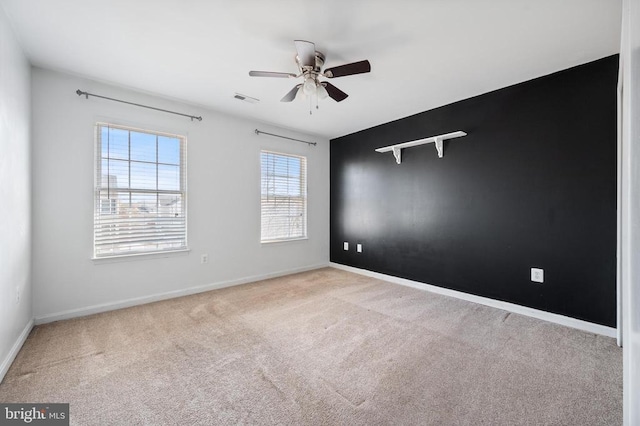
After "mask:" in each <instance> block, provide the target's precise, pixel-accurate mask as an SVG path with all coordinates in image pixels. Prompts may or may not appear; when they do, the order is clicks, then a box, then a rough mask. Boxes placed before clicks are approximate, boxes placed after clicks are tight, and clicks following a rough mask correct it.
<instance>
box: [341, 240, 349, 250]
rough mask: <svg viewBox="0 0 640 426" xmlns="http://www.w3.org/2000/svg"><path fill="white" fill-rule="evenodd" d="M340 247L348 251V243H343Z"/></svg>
mask: <svg viewBox="0 0 640 426" xmlns="http://www.w3.org/2000/svg"><path fill="white" fill-rule="evenodd" d="M342 247H343V248H344V249H345V250H349V243H348V242H346V241H345V242H344V243H343V244H342Z"/></svg>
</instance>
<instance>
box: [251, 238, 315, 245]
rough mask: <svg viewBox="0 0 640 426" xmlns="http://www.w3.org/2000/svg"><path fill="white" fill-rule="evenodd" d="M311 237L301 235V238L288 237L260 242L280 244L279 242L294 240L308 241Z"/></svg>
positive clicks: (261, 242)
mask: <svg viewBox="0 0 640 426" xmlns="http://www.w3.org/2000/svg"><path fill="white" fill-rule="evenodd" d="M308 239H309V237H300V238H288V239H286V240H268V241H260V244H267V245H269V244H278V243H290V242H294V241H307V240H308Z"/></svg>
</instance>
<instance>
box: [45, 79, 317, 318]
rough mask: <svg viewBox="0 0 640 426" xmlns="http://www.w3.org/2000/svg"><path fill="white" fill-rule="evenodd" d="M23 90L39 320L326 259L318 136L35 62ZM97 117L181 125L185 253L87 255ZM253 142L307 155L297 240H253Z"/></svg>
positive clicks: (169, 127)
mask: <svg viewBox="0 0 640 426" xmlns="http://www.w3.org/2000/svg"><path fill="white" fill-rule="evenodd" d="M185 78H188V72H187V73H185ZM77 89H81V90H84V91H88V92H92V93H97V94H100V95H104V96H109V97H114V98H119V99H125V100H128V101H133V102H137V103H143V104H147V105H153V106H156V107H160V108H164V109H170V110H176V111H180V112H186V113H189V114H194V115H202V116H203V117H204V119H203V121H202V122H198V121H193V122H191V121H190V120H189V119H188V118H185V117H180V116H175V115H171V114H166V113H162V112H157V111H151V110H147V109H143V108H139V107H135V106H129V105H124V104H120V103H116V102H111V101H107V100H102V99H98V98H89V99H88V100H87V99H85V98H84V97H78V96H77V95H76V93H75V91H76V90H77ZM32 93H33V97H32V98H33V105H32V107H33V122H34V125H33V151H34V153H33V267H32V275H33V288H34V298H33V301H34V304H33V308H34V316H35V317H36V320H37V321H50V320H54V319H60V318H65V317H68V316H73V315H77V314H78V313H87V312H92V311H94V310H102V309H105V307H100V306H99V305H104V304H107V305H110V306H109V307H113V305H112V304H118V303H119V302H123V301H129V302H125V303H123V304H121V305H116V306H122V305H127V304H131V303H132V301H131V299H139V298H142V300H149V299H148V296H152V295H158V294H164V293H168V292H178V293H180V292H183V291H185V289H191V290H186V291H187V292H190V291H193V287H198V286H206V285H209V284H214V285H215V284H218V285H224V284H228V283H237V282H245V281H249V280H252V279H257V278H260V277H265V276H270V275H273V274H280V273H284V272H289V271H295V270H301V269H305V268H313V267H317V266H322V265H327V264H328V261H329V257H328V256H329V248H328V244H329V141H328V140H327V139H321V138H318V137H312V136H309V135H303V134H296V133H293V132H290V131H286V130H283V129H277V128H274V127H271V126H268V125H263V124H260V123H256V122H252V121H247V120H244V119H240V118H235V117H232V116H228V115H224V114H222V113H217V112H214V111H210V110H206V109H202V108H198V107H195V106H192V105H186V104H181V103H178V102H173V101H170V100H166V99H163V98H159V97H154V96H150V95H146V94H141V93H139V92H134V91H131V90H127V89H123V88H119V87H115V86H110V85H106V84H102V83H97V82H94V81H89V80H85V79H81V78H77V77H74V76H70V75H66V74H60V73H57V72H53V71H49V70H43V69H39V68H33V69H32ZM230 93H231V92H230ZM246 107H247V108H255V107H259V106H256V105H251V104H247V105H246ZM96 121H109V122H113V123H118V124H128V125H133V126H136V127H140V128H146V129H151V130H160V131H168V132H173V133H180V134H186V135H187V138H188V141H187V153H188V154H187V155H188V159H187V164H188V238H189V246H190V248H191V252H190V253H189V254H187V255H172V256H169V257H166V256H165V257H157V256H156V257H146V256H145V257H136V258H135V259H126V260H124V261H117V262H115V261H113V260H101V261H94V260H91V256H92V242H93V233H92V232H93V230H92V224H93V175H94V165H93V161H94V160H93V158H94V157H93V156H94V140H93V139H94V136H93V134H94V133H93V132H94V125H95V123H96ZM256 128H259V129H261V130H264V131H268V132H271V133H279V134H286V135H288V136H290V137H297V138H300V139H306V140H315V141H317V142H319V143H318V145H317V146H315V147H313V146H311V147H310V146H308V145H306V144H302V143H297V142H292V141H287V140H283V139H277V138H272V137H270V136H264V135H261V136H257V135H256V134H255V133H254V129H256ZM262 148H264V149H270V150H275V151H280V152H287V153H293V154H299V155H305V156H307V159H308V160H307V161H308V194H309V205H308V235H309V239H308V240H306V241H295V242H288V243H276V244H265V245H261V244H260V158H259V157H260V156H259V153H260V149H262ZM203 253H207V254H208V255H209V263H208V264H201V263H200V255H201V254H203ZM178 293H176V294H178ZM138 301H141V300H138ZM92 307H93V308H92ZM87 308H89V309H88V310H87Z"/></svg>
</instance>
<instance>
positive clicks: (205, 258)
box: [200, 254, 209, 263]
mask: <svg viewBox="0 0 640 426" xmlns="http://www.w3.org/2000/svg"><path fill="white" fill-rule="evenodd" d="M200 263H209V255H208V254H203V255H201V256H200Z"/></svg>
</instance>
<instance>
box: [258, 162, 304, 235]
mask: <svg viewBox="0 0 640 426" xmlns="http://www.w3.org/2000/svg"><path fill="white" fill-rule="evenodd" d="M260 165H261V178H260V181H261V185H260V186H261V203H260V204H261V241H262V242H271V241H283V240H290V239H300V238H306V237H307V159H306V158H305V157H300V156H295V155H288V154H279V153H275V152H269V151H262V152H261V154H260Z"/></svg>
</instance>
